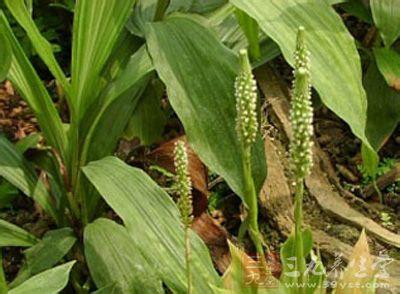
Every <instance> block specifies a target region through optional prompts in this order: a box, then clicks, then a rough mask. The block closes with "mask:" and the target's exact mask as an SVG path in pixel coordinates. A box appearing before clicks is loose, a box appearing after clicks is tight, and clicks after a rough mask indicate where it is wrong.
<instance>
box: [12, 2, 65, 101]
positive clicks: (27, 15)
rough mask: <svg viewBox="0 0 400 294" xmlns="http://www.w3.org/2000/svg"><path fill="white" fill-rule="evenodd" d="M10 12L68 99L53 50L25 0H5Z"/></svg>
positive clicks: (62, 75)
mask: <svg viewBox="0 0 400 294" xmlns="http://www.w3.org/2000/svg"><path fill="white" fill-rule="evenodd" d="M4 2H5V3H6V5H7V7H8V9H9V10H10V11H11V13H12V15H13V16H14V17H15V19H16V20H17V21H18V23H19V24H20V25H21V26H22V27H23V28H24V30H25V31H26V33H27V35H28V37H29V39H30V40H31V42H32V45H33V47H34V48H35V50H36V52H37V53H38V54H39V56H40V58H42V60H43V61H44V63H45V64H46V65H47V66H48V68H49V70H50V71H51V73H52V74H53V75H54V77H55V78H56V79H57V80H58V81H59V82H60V83H61V85H62V87H63V88H64V90H65V91H66V92H67V96H68V97H70V95H71V89H70V84H69V82H68V81H67V78H66V77H65V75H64V72H63V71H62V69H61V67H60V66H59V64H58V62H57V60H56V58H55V57H54V54H53V49H52V46H51V44H50V43H49V41H47V40H46V38H45V37H43V36H42V34H41V33H40V31H39V29H38V28H37V26H36V24H35V22H34V21H33V19H32V17H31V12H30V11H29V10H28V7H27V6H26V4H25V2H26V1H25V0H5V1H4Z"/></svg>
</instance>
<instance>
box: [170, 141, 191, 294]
mask: <svg viewBox="0 0 400 294" xmlns="http://www.w3.org/2000/svg"><path fill="white" fill-rule="evenodd" d="M174 163H175V171H176V179H175V187H176V192H177V194H178V195H179V200H178V207H179V210H180V213H181V219H182V224H183V227H184V230H185V261H186V276H187V284H188V290H187V293H189V294H191V293H192V292H193V289H192V287H193V285H192V272H191V267H190V263H191V257H190V256H191V253H190V252H191V248H190V236H189V234H190V226H191V224H192V222H193V204H192V191H191V190H192V183H191V180H190V178H189V174H188V166H189V162H188V156H187V152H186V147H185V143H184V142H183V141H178V142H177V143H176V146H175V150H174Z"/></svg>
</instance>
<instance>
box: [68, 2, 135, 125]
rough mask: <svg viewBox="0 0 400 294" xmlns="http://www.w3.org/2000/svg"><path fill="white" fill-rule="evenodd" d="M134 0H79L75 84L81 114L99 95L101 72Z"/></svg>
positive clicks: (73, 65)
mask: <svg viewBox="0 0 400 294" xmlns="http://www.w3.org/2000/svg"><path fill="white" fill-rule="evenodd" d="M134 3H135V0H124V1H121V0H97V1H87V0H78V1H77V2H76V5H75V18H74V28H73V31H74V32H73V46H72V87H73V89H74V92H75V97H74V98H75V99H76V100H75V103H74V104H75V107H76V108H77V110H78V111H79V114H80V115H79V117H82V115H83V114H84V113H85V112H86V110H87V109H88V108H89V107H90V105H91V104H92V103H93V102H94V101H95V99H96V97H97V96H98V94H99V90H100V88H101V87H99V85H100V78H101V77H100V74H101V72H102V70H103V68H104V66H105V64H106V62H107V60H108V57H109V56H110V54H111V52H112V50H113V48H114V45H115V43H116V42H117V40H118V37H119V36H120V34H121V32H122V29H123V28H124V25H125V23H126V21H127V20H128V17H129V15H130V13H131V11H132V6H133V4H134Z"/></svg>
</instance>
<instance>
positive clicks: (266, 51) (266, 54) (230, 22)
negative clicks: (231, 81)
mask: <svg viewBox="0 0 400 294" xmlns="http://www.w3.org/2000/svg"><path fill="white" fill-rule="evenodd" d="M235 10H236V8H235V7H234V6H233V5H231V4H229V3H227V4H226V5H224V6H222V7H221V8H220V9H217V10H216V11H215V12H213V13H212V14H210V15H209V16H208V20H209V22H210V25H211V26H212V28H213V29H214V30H215V31H216V32H217V35H218V37H219V39H220V40H221V41H222V42H223V43H224V44H225V45H226V46H227V47H229V48H230V49H232V50H233V51H235V52H236V53H238V52H239V51H240V50H241V49H243V48H247V47H248V46H249V44H248V40H247V38H246V36H245V34H244V32H243V30H242V29H241V27H240V25H239V23H238V20H237V17H236V16H235ZM259 31H260V30H259ZM259 38H260V51H261V52H260V54H261V57H260V58H259V59H258V60H256V61H253V62H252V66H253V68H255V67H257V66H260V65H263V64H265V63H266V62H268V61H270V60H272V59H274V58H275V57H277V56H278V55H280V54H281V50H280V49H279V47H278V45H276V43H275V42H273V41H272V40H271V39H270V38H268V37H267V36H266V35H265V34H264V33H262V32H260V36H259Z"/></svg>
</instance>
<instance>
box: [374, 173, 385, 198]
mask: <svg viewBox="0 0 400 294" xmlns="http://www.w3.org/2000/svg"><path fill="white" fill-rule="evenodd" d="M372 185H373V186H374V189H375V191H376V194H378V197H379V202H380V203H381V204H383V203H384V200H383V195H382V192H381V190H380V189H379V187H378V184H377V183H376V179H375V178H374V179H373V180H372Z"/></svg>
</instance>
